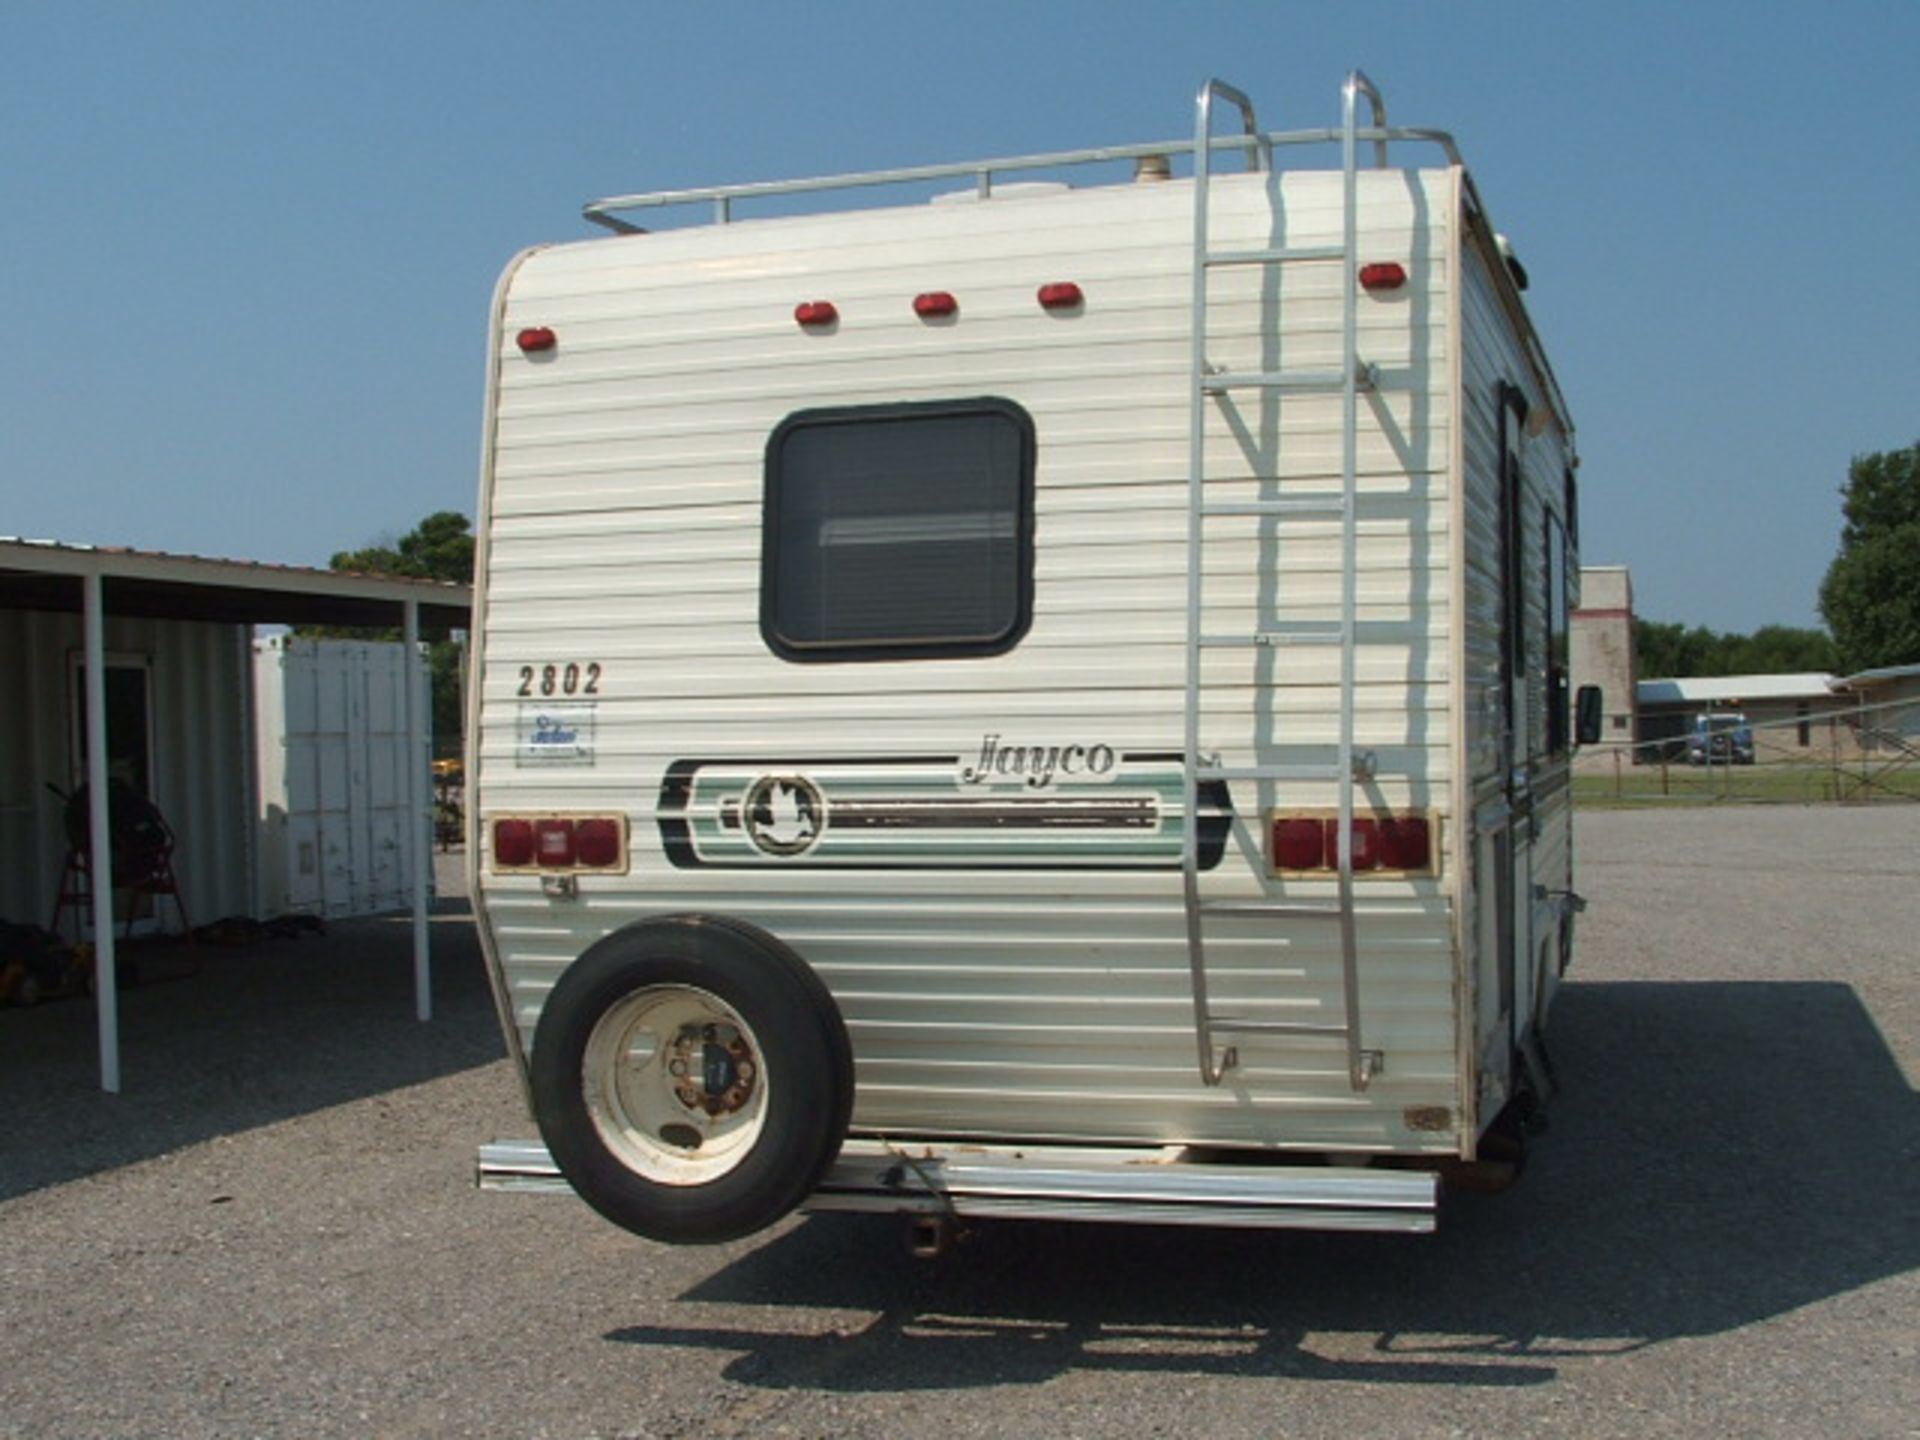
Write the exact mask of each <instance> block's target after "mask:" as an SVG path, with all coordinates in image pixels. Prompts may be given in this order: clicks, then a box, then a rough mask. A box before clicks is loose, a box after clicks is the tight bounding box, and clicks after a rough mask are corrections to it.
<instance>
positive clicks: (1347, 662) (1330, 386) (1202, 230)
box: [1181, 70, 1387, 1091]
mask: <svg viewBox="0 0 1920 1440" xmlns="http://www.w3.org/2000/svg"><path fill="white" fill-rule="evenodd" d="M1362 94H1364V95H1365V96H1366V97H1367V100H1368V101H1369V103H1370V104H1371V106H1372V109H1373V123H1374V128H1375V130H1376V131H1384V130H1385V128H1386V123H1387V122H1386V107H1385V105H1384V103H1383V102H1382V101H1381V98H1380V92H1379V91H1378V90H1376V89H1375V88H1374V85H1373V82H1372V81H1370V80H1368V79H1367V77H1366V76H1365V75H1363V74H1361V73H1360V72H1359V71H1358V70H1355V71H1353V72H1352V73H1351V74H1350V75H1349V76H1348V77H1347V81H1346V84H1345V86H1344V88H1343V91H1342V99H1343V108H1342V131H1341V171H1342V186H1343V189H1342V206H1343V218H1342V235H1341V243H1340V244H1339V245H1327V246H1314V247H1295V248H1289V247H1286V246H1284V245H1282V246H1277V247H1273V248H1266V249H1255V250H1219V251H1216V250H1213V249H1212V248H1210V244H1209V239H1208V226H1207V221H1208V214H1207V211H1208V205H1209V202H1210V200H1211V198H1212V194H1211V189H1212V187H1211V174H1212V165H1211V158H1212V150H1213V144H1214V142H1213V102H1214V100H1215V99H1216V98H1218V99H1222V100H1226V101H1228V102H1230V103H1231V104H1233V105H1234V106H1235V107H1236V108H1237V109H1238V110H1239V112H1240V117H1241V122H1242V125H1243V128H1244V130H1245V133H1246V137H1247V138H1246V147H1247V160H1248V165H1249V168H1251V169H1254V170H1259V171H1263V172H1265V173H1266V174H1267V175H1268V177H1269V183H1270V184H1271V185H1272V186H1273V193H1272V199H1273V202H1274V203H1275V204H1276V205H1277V203H1278V198H1279V197H1278V182H1277V178H1275V177H1274V176H1273V173H1272V172H1273V148H1272V145H1271V143H1270V142H1269V140H1268V139H1267V138H1266V137H1265V136H1264V135H1262V134H1261V132H1260V130H1259V128H1258V126H1257V125H1256V123H1255V121H1254V115H1253V104H1252V102H1251V101H1249V100H1248V99H1247V97H1246V96H1245V95H1244V94H1242V93H1241V92H1240V91H1239V90H1236V89H1235V88H1234V87H1233V86H1231V85H1228V84H1225V83H1224V82H1222V81H1220V80H1209V81H1208V82H1207V83H1206V84H1205V85H1203V86H1202V87H1201V89H1200V93H1199V96H1198V98H1197V101H1196V108H1197V116H1196V124H1195V133H1194V151H1193V161H1194V190H1193V195H1194V200H1193V316H1192V326H1193V372H1192V393H1191V411H1190V420H1189V451H1188V456H1189V459H1188V483H1187V688H1186V745H1185V763H1184V765H1183V767H1182V768H1183V770H1184V775H1185V791H1184V798H1185V806H1186V810H1185V813H1186V814H1187V816H1188V817H1189V823H1188V824H1187V825H1186V826H1185V827H1184V828H1185V837H1184V842H1183V846H1182V858H1181V868H1182V871H1183V874H1184V880H1185V892H1186V915H1187V960H1188V965H1189V967H1190V968H1191V970H1192V973H1193V1005H1194V1028H1195V1031H1196V1037H1197V1039H1198V1042H1199V1055H1200V1076H1201V1079H1202V1080H1203V1081H1205V1083H1206V1084H1208V1085H1218V1084H1219V1083H1220V1082H1221V1080H1222V1079H1223V1078H1224V1077H1225V1075H1226V1073H1227V1072H1228V1071H1229V1070H1231V1069H1233V1068H1234V1067H1235V1066H1236V1065H1237V1064H1238V1063H1239V1051H1238V1049H1237V1047H1236V1046H1234V1045H1233V1044H1232V1042H1231V1037H1232V1036H1235V1035H1248V1036H1253V1035H1259V1036H1295V1037H1303V1038H1319V1039H1337V1040H1340V1041H1341V1042H1343V1044H1344V1045H1345V1047H1346V1057H1347V1075H1348V1080H1349V1083H1350V1084H1351V1086H1352V1088H1353V1089H1354V1090H1356V1091H1359V1090H1365V1089H1366V1088H1367V1086H1368V1084H1369V1083H1370V1082H1371V1081H1372V1079H1373V1077H1374V1076H1375V1075H1377V1074H1379V1073H1380V1072H1381V1070H1382V1069H1383V1068H1384V1057H1383V1056H1382V1054H1381V1052H1380V1051H1378V1050H1369V1049H1367V1048H1366V1047H1365V1043H1364V1041H1363V1039H1362V1036H1361V1026H1360V977H1359V969H1358V964H1357V955H1356V946H1355V937H1354V909H1353V791H1354V782H1355V780H1356V779H1363V778H1366V777H1367V776H1370V775H1371V774H1372V772H1373V761H1372V756H1371V755H1369V754H1364V753H1357V752H1356V751H1355V749H1354V743H1353V730H1354V644H1355V634H1354V611H1355V608H1356V598H1357V597H1356V585H1355V568H1356V566H1355V558H1356V557H1355V551H1356V534H1355V523H1354V522H1355V514H1354V512H1355V509H1356V470H1357V465H1358V453H1357V452H1358V439H1357V429H1358V414H1359V395H1360V392H1361V391H1362V390H1363V389H1372V388H1374V386H1375V385H1376V384H1377V383H1378V378H1379V377H1378V372H1377V371H1376V370H1375V369H1374V367H1372V366H1370V365H1368V364H1366V363H1365V362H1364V361H1362V360H1361V358H1360V355H1359V348H1358V343H1357V338H1356V331H1357V328H1358V311H1357V304H1358V300H1357V294H1356V285H1357V280H1356V277H1355V272H1354V257H1355V254H1356V252H1357V249H1358V245H1357V238H1356V236H1357V230H1358V203H1357V189H1358V157H1357V151H1358V140H1359V135H1358V129H1357V126H1356V115H1355V112H1356V107H1357V103H1358V99H1359V96H1360V95H1362ZM1374 143H1375V153H1376V163H1378V164H1379V165H1381V166H1385V164H1386V163H1387V160H1386V148H1387V147H1386V141H1385V139H1384V138H1376V140H1375V142H1374ZM1304 264H1323V265H1325V264H1331V265H1338V266H1339V267H1340V268H1341V270H1342V272H1343V273H1344V275H1345V277H1346V280H1345V284H1344V286H1343V290H1342V294H1343V297H1344V298H1343V301H1342V312H1341V332H1342V341H1341V356H1342V361H1341V363H1340V365H1339V366H1338V367H1337V368H1335V369H1332V370H1319V371H1310V370H1287V369H1277V370H1271V371H1269V370H1256V371H1250V372H1245V373H1236V372H1229V371H1224V370H1220V369H1217V368H1216V367H1214V366H1213V365H1212V364H1210V362H1209V361H1208V358H1207V294H1208V277H1209V275H1210V274H1211V272H1212V271H1214V270H1216V269H1220V268H1223V267H1229V266H1257V267H1264V268H1267V269H1268V270H1270V271H1271V270H1272V269H1274V268H1275V267H1283V266H1290V265H1304ZM1248 391H1250V392H1252V393H1254V394H1255V395H1278V396H1284V395H1288V394H1299V393H1313V392H1318V393H1328V392H1337V393H1339V395H1340V397H1341V485H1340V492H1339V494H1338V495H1337V496H1330V495H1322V494H1315V495H1309V496H1296V497H1287V498H1272V499H1262V500H1255V501H1243V502H1238V503H1232V504H1229V503H1222V502H1215V501H1211V500H1209V499H1208V497H1207V493H1206V492H1207V483H1208V482H1207V468H1206V429H1207V417H1208V409H1209V406H1211V405H1215V404H1218V405H1223V406H1232V405H1233V404H1234V403H1236V402H1235V398H1234V397H1235V396H1236V395H1237V394H1239V393H1241V392H1248ZM1276 433H1277V432H1276ZM1277 443H1278V442H1277V440H1276V444H1277ZM1280 468H1281V467H1280V466H1279V465H1278V464H1277V463H1276V464H1275V466H1274V469H1275V475H1274V476H1273V477H1265V478H1270V479H1273V480H1275V481H1276V482H1277V478H1278V474H1279V471H1280ZM1240 478H1244V477H1240ZM1256 478H1261V477H1256ZM1275 488H1277V483H1276V486H1275ZM1234 516H1243V517H1261V518H1267V517H1271V518H1273V519H1274V521H1275V523H1276V524H1278V523H1284V521H1285V519H1286V518H1287V517H1289V516H1307V517H1318V518H1321V519H1325V518H1327V517H1329V516H1332V517H1337V518H1338V519H1339V521H1340V617H1339V620H1338V622H1337V623H1336V624H1328V623H1324V622H1323V623H1319V624H1306V623H1296V624H1290V625H1280V624H1277V623H1272V622H1269V621H1267V620H1266V618H1265V617H1261V618H1260V619H1257V620H1256V628H1255V629H1254V630H1253V632H1252V633H1237V634H1223V633H1218V632H1215V631H1212V630H1210V629H1209V628H1208V626H1207V623H1206V616H1205V613H1204V609H1205V604H1204V602H1205V585H1204V576H1205V568H1206V567H1205V563H1204V547H1205V540H1206V535H1207V528H1208V526H1207V522H1208V521H1209V520H1213V519H1220V518H1227V517H1234ZM1309 645H1315V646H1328V647H1332V648H1336V649H1337V650H1338V652H1339V667H1340V715H1339V748H1338V756H1337V759H1336V761H1335V762H1334V763H1333V764H1332V765H1326V764H1319V765H1311V764H1264V763H1263V764H1254V765H1236V766H1228V765H1222V764H1221V763H1220V762H1219V759H1218V756H1217V755H1215V754H1214V753H1212V752H1209V751H1205V750H1203V749H1202V737H1201V733H1200V728H1201V727H1200V720H1201V715H1200V711H1201V665H1202V661H1203V658H1204V656H1205V654H1206V652H1207V651H1208V650H1210V649H1213V648H1216V647H1222V646H1242V647H1254V648H1258V647H1268V646H1271V647H1279V646H1289V647H1291V646H1309ZM1279 780H1304V781H1314V780H1320V781H1331V782H1333V783H1334V785H1335V787H1336V789H1337V792H1338V796H1339V811H1338V813H1339V843H1338V861H1337V866H1338V889H1337V898H1336V899H1335V901H1334V902H1333V903H1331V904H1327V903H1299V902H1293V901H1284V900H1273V899H1255V900H1226V899H1220V900H1210V899H1207V898H1205V897H1204V896H1203V895H1202V894H1201V883H1200V847H1199V828H1200V827H1199V825H1198V823H1197V817H1198V815H1199V807H1200V794H1201V787H1202V786H1203V785H1208V784H1230V783H1231V782H1233V781H1252V782H1256V783H1257V782H1262V781H1279ZM1215 916H1267V917H1272V918H1275V919H1283V918H1284V919H1299V920H1310V921H1324V922H1326V923H1328V924H1331V925H1335V926H1337V927H1338V931H1339V936H1340V959H1341V970H1342V977H1343V995H1344V1008H1345V1016H1344V1019H1343V1020H1342V1022H1341V1023H1338V1024H1331V1023H1320V1024H1308V1023H1292V1022H1283V1021H1266V1020H1250V1019H1242V1018H1236V1017H1234V1016H1232V1015H1227V1014H1220V1013H1216V1012H1215V1011H1214V1010H1213V1008H1212V1006H1211V1004H1210V1002H1209V1000H1208V989H1207V923H1208V920H1209V918H1210V917H1215ZM1223 1045H1224V1048H1222V1047H1223Z"/></svg>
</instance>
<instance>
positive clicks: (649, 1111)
mask: <svg viewBox="0 0 1920 1440" xmlns="http://www.w3.org/2000/svg"><path fill="white" fill-rule="evenodd" d="M716 1001H717V1002H718V1004H717V1005H714V1004H712V1003H711V1002H716ZM703 1011H704V1012H705V1013H706V1014H707V1015H710V1016H712V1017H714V1018H716V1019H719V1018H721V1017H723V1016H725V1014H726V1012H731V1017H732V1018H733V1019H736V1020H737V1022H738V1023H737V1025H735V1026H730V1025H728V1024H726V1023H725V1022H724V1020H722V1023H721V1024H720V1025H719V1027H718V1028H719V1030H720V1031H721V1032H723V1034H722V1037H721V1038H722V1039H723V1040H724V1038H725V1036H726V1035H728V1034H730V1035H732V1037H733V1038H734V1040H735V1042H736V1043H735V1048H736V1049H737V1050H738V1052H739V1055H740V1059H739V1061H738V1062H735V1061H732V1060H729V1059H727V1058H726V1057H725V1056H724V1055H723V1056H721V1057H720V1059H719V1064H720V1066H721V1067H722V1068H721V1071H720V1072H719V1073H720V1076H721V1078H720V1079H718V1080H716V1079H715V1078H714V1077H715V1071H714V1068H713V1066H714V1060H713V1059H712V1058H711V1057H713V1056H714V1054H715V1045H714V1040H715V1034H716V1031H715V1027H714V1026H713V1025H707V1026H705V1028H704V1035H705V1037H706V1038H705V1040H704V1041H701V1042H699V1043H700V1046H701V1050H700V1053H701V1055H702V1056H705V1057H709V1058H707V1059H705V1060H704V1061H703V1062H700V1063H701V1065H702V1068H701V1071H700V1074H699V1075H698V1076H694V1077H688V1076H687V1075H686V1074H685V1073H684V1072H682V1074H681V1078H680V1079H679V1080H677V1081H676V1080H675V1079H674V1078H672V1076H670V1075H669V1073H668V1064H669V1061H668V1059H667V1058H665V1057H666V1056H668V1055H673V1056H677V1057H678V1058H679V1059H680V1060H681V1061H682V1062H685V1061H686V1060H687V1058H688V1057H689V1055H690V1054H691V1053H692V1046H693V1045H694V1044H695V1043H696V1041H695V1038H694V1032H695V1031H696V1030H698V1029H701V1027H702V1012H703ZM649 1017H658V1018H657V1019H655V1020H652V1021H651V1022H650V1021H649ZM689 1017H691V1018H689ZM649 1023H651V1024H653V1025H656V1026H658V1027H660V1028H659V1029H658V1030H656V1029H653V1028H649ZM623 1027H624V1028H623ZM668 1031H671V1033H672V1035H673V1037H674V1038H673V1041H672V1044H673V1045H675V1046H678V1047H679V1048H678V1049H671V1048H669V1046H668V1045H667V1043H666V1042H663V1041H659V1040H658V1039H657V1036H658V1035H659V1034H665V1033H667V1032H668ZM634 1034H644V1035H646V1036H648V1037H649V1038H650V1039H653V1040H654V1041H655V1044H656V1048H655V1049H653V1050H651V1051H649V1053H648V1054H647V1056H646V1057H645V1058H643V1059H642V1060H641V1061H640V1062H639V1063H638V1064H635V1063H634V1062H633V1058H632V1057H633V1055H634V1054H636V1053H638V1051H637V1048H635V1049H629V1048H625V1047H626V1045H627V1037H630V1036H632V1035H634ZM722 1048H723V1049H724V1048H725V1047H724V1045H723V1046H722ZM749 1059H750V1062H751V1063H750V1064H749V1063H748V1062H749ZM656 1062H657V1063H656ZM530 1070H531V1074H530V1080H531V1089H532V1094H533V1109H534V1117H535V1119H536V1120H538V1121H539V1124H540V1131H541V1135H542V1137H543V1138H544V1139H545V1141H546V1144H547V1150H548V1153H549V1154H551V1155H552V1157H553V1159H554V1162H555V1163H556V1164H557V1165H558V1166H559V1167H560V1173H561V1174H563V1175H565V1176H566V1178H567V1181H568V1183H569V1184H571V1185H572V1186H573V1188H574V1189H575V1190H576V1191H578V1192H579V1194H580V1195H581V1197H582V1198H584V1199H585V1200H586V1202H587V1203H588V1204H589V1205H591V1206H593V1208H594V1209H595V1210H598V1211H599V1212H600V1213H601V1214H602V1215H604V1216H605V1217H606V1218H607V1219H609V1220H611V1221H612V1222H613V1223H614V1224H616V1225H619V1226H622V1227H624V1228H625V1229H628V1230H631V1231H633V1232H634V1233H636V1234H639V1235H644V1236H646V1237H647V1238H649V1239H652V1240H663V1241H667V1242H670V1243H674V1244H709V1243H713V1242H717V1241H722V1240H732V1239H736V1238H738V1237H740V1236H742V1235H748V1234H751V1233H753V1232H754V1231H756V1230H760V1229H763V1228H765V1227H766V1226H768V1225H771V1224H772V1223H773V1222H774V1221H776V1220H778V1219H780V1218H781V1217H782V1216H783V1215H785V1214H787V1213H788V1212H789V1211H791V1210H792V1209H793V1208H794V1207H795V1206H796V1205H798V1204H799V1203H800V1202H801V1201H802V1200H803V1199H805V1198H806V1196H807V1195H808V1194H809V1193H810V1192H811V1191H812V1190H813V1188H814V1187H815V1185H817V1184H818V1183H819V1181H820V1178H821V1176H822V1175H824V1174H825V1172H826V1169H827V1167H828V1166H829V1165H830V1164H832V1162H833V1159H834V1157H835V1156H836V1155H837V1154H838V1153H839V1150H840V1142H841V1140H842V1138H843V1137H844V1136H845V1134H846V1130H847V1120H848V1117H849V1115H850V1114H851V1113H852V1110H853V1049H852V1046H851V1045H850V1044H849V1042H848V1039H847V1029H846V1024H845V1022H844V1021H843V1020H842V1019H841V1016H840V1010H839V1007H838V1006H837V1005H835V1004H834V1001H833V997H832V996H831V995H830V994H828V993H827V988H826V986H825V985H823V984H822V983H821V981H820V978H819V976H817V975H815V974H814V973H813V971H812V969H811V968H809V966H808V965H807V963H806V962H805V961H804V960H802V959H801V958H800V956H799V955H798V954H796V953H795V952H794V951H793V950H792V949H790V948H789V947H788V946H786V945H784V944H782V943H781V942H780V941H778V940H776V939H775V938H774V937H773V936H771V935H769V934H767V933H766V932H765V931H763V930H759V929H757V928H755V927H753V926H751V925H746V924H743V923H741V922H739V921H736V920H729V919H726V918H724V917H718V916H711V915H674V916H665V917H662V918H659V919H654V920H647V921H643V922H641V923H639V924H636V925H632V926H628V927H627V928H625V929H623V930H618V931H615V932H614V933H613V934H611V935H609V936H607V937H606V938H605V939H603V940H601V941H599V942H598V943H596V944H595V945H593V946H592V947H590V948H589V949H588V950H587V951H586V953H585V954H583V955H582V956H581V957H580V958H579V959H578V960H576V961H575V962H574V963H573V964H572V965H571V966H569V967H568V968H567V970H566V973H565V974H563V975H562V976H561V977H560V981H559V983H558V984H557V985H556V986H555V987H554V989H553V993H552V994H551V995H550V996H548V998H547V1003H546V1006H545V1008H544V1009H543V1010H542V1011H541V1014H540V1023H539V1025H538V1026H537V1027H536V1028H535V1031H534V1039H533V1053H532V1057H531V1062H530ZM743 1077H745V1078H743ZM609 1079H611V1082H612V1083H611V1085H609V1083H608V1081H609ZM736 1082H737V1083H736ZM676 1086H677V1087H678V1088H677V1089H676V1088H675V1087H676ZM703 1087H704V1088H703ZM716 1087H718V1088H716ZM738 1094H744V1095H746V1096H748V1097H749V1098H745V1099H740V1100H738V1101H737V1103H735V1104H734V1105H733V1108H732V1109H731V1110H730V1111H729V1113H728V1114H727V1115H726V1116H725V1118H719V1117H716V1116H714V1115H711V1114H705V1115H703V1113H702V1112H701V1107H702V1106H704V1105H707V1104H712V1105H718V1106H725V1105H728V1104H729V1102H734V1101H735V1097H736V1095H738ZM689 1096H697V1097H698V1102H699V1103H698V1104H694V1103H689V1101H688V1099H687V1098H686V1097H689ZM676 1097H678V1098H676ZM629 1102H631V1103H629ZM676 1106H677V1107H679V1108H677V1109H676V1108H675V1107H676ZM750 1107H751V1108H750ZM662 1119H667V1120H669V1121H670V1122H671V1123H667V1124H664V1125H663V1124H660V1123H658V1122H659V1121H660V1120H662ZM708 1126H717V1127H719V1128H720V1130H721V1131H722V1133H723V1136H724V1138H723V1139H721V1140H720V1141H719V1142H717V1143H716V1145H715V1146H714V1147H707V1146H706V1145H705V1137H703V1136H701V1135H700V1133H699V1131H700V1128H701V1127H708ZM728 1126H733V1127H734V1129H733V1130H732V1132H731V1133H730V1134H728V1133H726V1127H728ZM683 1136H684V1137H688V1138H689V1139H690V1140H691V1144H690V1145H688V1143H687V1141H686V1140H683V1139H682V1138H681V1137H683ZM703 1148H709V1153H710V1154H712V1153H713V1151H714V1150H724V1153H723V1154H721V1155H720V1157H719V1159H718V1160H712V1159H709V1158H707V1157H705V1156H702V1154H701V1153H700V1152H701V1150H702V1149H703ZM676 1157H682V1158H683V1159H684V1168H685V1169H686V1170H687V1171H688V1172H689V1173H685V1174H681V1173H677V1169H678V1165H677V1161H676ZM662 1167H666V1168H667V1169H669V1170H672V1171H676V1173H672V1174H669V1175H666V1176H663V1175H662V1174H660V1173H653V1174H649V1173H646V1171H647V1170H649V1169H652V1170H654V1171H656V1172H658V1171H659V1170H660V1169H661V1168H662ZM708 1170H711V1171H712V1173H710V1174H709V1173H706V1172H707V1171H708Z"/></svg>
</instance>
